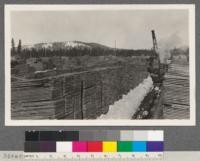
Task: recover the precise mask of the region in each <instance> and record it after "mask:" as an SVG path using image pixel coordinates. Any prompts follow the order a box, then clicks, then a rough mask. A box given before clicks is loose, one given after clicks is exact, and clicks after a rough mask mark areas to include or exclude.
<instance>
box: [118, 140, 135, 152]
mask: <svg viewBox="0 0 200 161" xmlns="http://www.w3.org/2000/svg"><path fill="white" fill-rule="evenodd" d="M132 149H133V148H132V141H118V142H117V151H118V152H132Z"/></svg>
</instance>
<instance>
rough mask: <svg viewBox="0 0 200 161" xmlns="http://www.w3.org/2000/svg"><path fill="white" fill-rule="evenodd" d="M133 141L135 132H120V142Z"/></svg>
mask: <svg viewBox="0 0 200 161" xmlns="http://www.w3.org/2000/svg"><path fill="white" fill-rule="evenodd" d="M132 140H133V131H132V130H129V131H121V132H120V141H132Z"/></svg>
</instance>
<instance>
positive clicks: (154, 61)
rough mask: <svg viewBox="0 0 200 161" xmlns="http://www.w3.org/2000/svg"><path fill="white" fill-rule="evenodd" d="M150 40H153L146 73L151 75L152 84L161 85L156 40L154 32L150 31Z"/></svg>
mask: <svg viewBox="0 0 200 161" xmlns="http://www.w3.org/2000/svg"><path fill="white" fill-rule="evenodd" d="M151 34H152V40H153V48H152V55H151V56H150V58H149V67H148V72H149V73H150V74H151V77H152V79H153V82H154V83H161V82H162V76H161V75H162V74H161V71H160V67H161V63H160V56H159V53H158V44H157V40H156V34H155V31H154V30H152V31H151Z"/></svg>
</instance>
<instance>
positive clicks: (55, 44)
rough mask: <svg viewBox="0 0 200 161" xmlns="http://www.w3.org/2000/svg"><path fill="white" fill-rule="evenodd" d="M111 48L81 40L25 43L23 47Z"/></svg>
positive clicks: (37, 48) (55, 48)
mask: <svg viewBox="0 0 200 161" xmlns="http://www.w3.org/2000/svg"><path fill="white" fill-rule="evenodd" d="M97 47H98V48H109V47H107V46H104V45H101V44H97V43H86V42H81V41H65V42H50V43H38V44H34V45H24V46H22V48H23V49H33V48H34V49H36V50H39V49H50V50H59V49H71V48H81V49H84V48H88V49H91V48H97Z"/></svg>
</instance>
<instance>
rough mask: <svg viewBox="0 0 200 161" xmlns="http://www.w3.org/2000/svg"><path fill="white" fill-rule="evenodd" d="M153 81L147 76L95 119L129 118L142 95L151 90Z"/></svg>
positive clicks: (142, 97) (140, 100)
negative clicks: (105, 112)
mask: <svg viewBox="0 0 200 161" xmlns="http://www.w3.org/2000/svg"><path fill="white" fill-rule="evenodd" d="M152 88H153V81H152V79H151V77H150V76H148V77H147V78H146V79H144V81H143V82H142V83H140V84H139V85H138V86H137V87H135V88H134V89H132V90H130V92H129V93H128V94H127V95H123V96H122V99H120V100H118V101H116V102H114V104H113V105H110V106H109V111H108V113H107V114H105V115H104V114H103V115H101V116H100V117H99V118H97V119H131V118H132V116H133V115H134V113H135V112H136V110H137V108H138V107H139V105H140V104H141V102H142V100H143V99H144V97H145V96H146V95H147V94H148V93H149V92H150V91H151V90H152Z"/></svg>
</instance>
